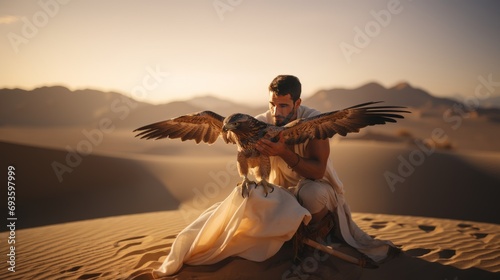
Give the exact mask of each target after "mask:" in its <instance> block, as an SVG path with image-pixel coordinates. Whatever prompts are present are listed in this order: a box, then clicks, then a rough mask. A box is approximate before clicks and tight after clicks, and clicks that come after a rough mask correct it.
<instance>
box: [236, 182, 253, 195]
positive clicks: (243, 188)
mask: <svg viewBox="0 0 500 280" xmlns="http://www.w3.org/2000/svg"><path fill="white" fill-rule="evenodd" d="M251 184H255V182H254V181H250V180H248V178H246V177H245V178H243V181H241V182H240V183H238V184H237V185H238V186H241V196H242V197H243V198H245V197H248V196H249V194H250V190H249V186H250V185H251Z"/></svg>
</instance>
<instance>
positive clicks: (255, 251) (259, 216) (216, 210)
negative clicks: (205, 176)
mask: <svg viewBox="0 0 500 280" xmlns="http://www.w3.org/2000/svg"><path fill="white" fill-rule="evenodd" d="M310 219H311V214H310V213H309V211H307V210H306V209H305V208H303V207H302V206H300V204H299V203H298V202H297V199H295V197H294V196H293V195H292V194H291V193H290V192H289V191H287V190H285V189H283V188H281V187H278V186H275V189H274V191H273V192H272V193H270V194H269V195H268V196H267V197H265V194H264V189H263V188H262V187H261V186H259V187H257V188H254V187H251V188H250V194H249V197H248V198H243V197H242V196H241V187H235V189H234V190H233V192H232V193H231V194H229V196H228V197H227V198H226V199H225V200H224V201H222V202H218V203H216V204H214V205H212V206H211V207H210V208H209V209H207V210H206V211H205V212H203V213H202V214H201V215H200V216H199V217H198V218H197V219H196V220H195V221H194V222H193V223H191V224H190V225H189V226H187V227H186V228H185V229H184V230H182V231H181V232H180V233H179V234H178V235H177V238H176V239H175V241H174V243H173V244H172V248H171V250H170V253H169V255H168V256H167V258H166V259H165V261H164V262H163V264H162V265H161V267H160V268H158V269H157V270H155V271H153V273H154V274H155V275H157V276H166V275H172V274H175V273H176V272H177V271H179V269H180V268H181V267H182V265H183V264H189V265H207V264H214V263H217V262H219V261H221V260H223V259H225V258H227V257H230V256H239V257H242V258H245V259H248V260H252V261H264V260H266V259H268V258H270V257H272V256H273V255H274V254H276V253H277V252H278V251H279V249H280V248H281V246H282V245H283V244H284V243H285V242H286V241H288V240H290V239H291V238H292V237H293V235H294V234H295V232H296V231H297V228H298V227H299V225H300V223H302V222H304V223H305V224H307V223H308V222H309V221H310Z"/></svg>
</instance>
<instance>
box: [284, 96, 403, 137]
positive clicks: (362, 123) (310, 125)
mask: <svg viewBox="0 0 500 280" xmlns="http://www.w3.org/2000/svg"><path fill="white" fill-rule="evenodd" d="M377 103H380V102H368V103H363V104H359V105H355V106H352V107H349V108H346V109H343V110H339V111H333V112H328V113H323V114H320V115H317V116H314V117H310V118H305V119H297V120H295V121H293V122H290V123H288V124H287V125H285V126H284V128H285V129H284V130H283V131H282V132H281V137H284V139H285V143H286V144H299V143H303V142H305V141H306V140H307V139H326V138H330V137H332V136H333V135H335V134H340V135H342V136H346V135H347V133H350V132H359V130H360V129H361V128H363V127H366V126H370V125H376V124H385V123H387V122H393V123H394V122H396V120H395V119H402V118H404V117H403V116H401V115H399V114H398V113H410V112H409V111H404V110H401V109H403V108H405V107H401V106H370V105H374V104H377Z"/></svg>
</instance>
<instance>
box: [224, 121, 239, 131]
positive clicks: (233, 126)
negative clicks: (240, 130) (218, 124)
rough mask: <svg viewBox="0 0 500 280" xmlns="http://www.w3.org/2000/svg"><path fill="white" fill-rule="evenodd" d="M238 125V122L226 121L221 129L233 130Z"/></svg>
mask: <svg viewBox="0 0 500 280" xmlns="http://www.w3.org/2000/svg"><path fill="white" fill-rule="evenodd" d="M237 127H238V123H226V124H225V125H224V126H223V127H222V130H223V131H224V132H226V131H228V130H234V129H236V128H237Z"/></svg>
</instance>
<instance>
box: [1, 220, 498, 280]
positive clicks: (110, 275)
mask: <svg viewBox="0 0 500 280" xmlns="http://www.w3.org/2000/svg"><path fill="white" fill-rule="evenodd" d="M353 218H354V220H355V221H356V222H357V223H358V225H359V226H360V227H361V228H362V229H364V230H365V231H366V232H368V233H369V234H370V235H372V236H374V237H376V238H380V239H388V240H391V241H393V242H394V243H395V244H396V245H398V246H400V247H401V248H402V249H403V251H405V252H406V253H407V254H408V255H411V256H415V257H418V258H421V259H424V260H426V261H429V262H437V263H440V264H443V265H450V266H454V267H457V268H460V269H467V268H472V267H474V268H479V269H482V270H486V271H490V272H500V264H499V263H500V261H499V260H500V225H495V224H486V223H476V222H464V221H456V220H446V219H435V218H424V217H409V216H394V215H381V214H366V213H354V214H353ZM188 222H189V221H187V220H185V219H184V218H183V215H182V213H181V212H180V211H168V212H156V213H148V214H138V215H129V216H120V217H113V218H105V219H97V220H89V221H81V222H74V223H67V224H60V225H54V226H45V227H39V228H32V229H25V230H19V231H18V232H17V240H16V241H17V243H18V244H16V245H17V246H16V249H17V263H16V272H15V273H11V272H9V271H7V269H6V267H5V268H3V269H2V270H1V271H0V279H23V280H24V279H43V280H47V279H48V280H50V279H112V280H119V279H128V280H132V279H135V280H143V279H151V276H150V272H151V270H152V269H153V268H157V267H159V266H160V264H161V263H162V262H163V260H164V259H165V257H166V255H167V254H168V253H169V250H170V247H171V245H172V242H173V241H174V239H175V237H176V234H177V233H179V231H180V230H182V229H183V228H184V227H185V226H186V225H187V224H188ZM6 236H7V233H6V232H2V233H1V234H0V237H1V238H2V240H5V238H6ZM6 254H7V252H6V248H5V246H2V251H1V255H2V256H5V255H6ZM3 266H5V264H4V265H3Z"/></svg>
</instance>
